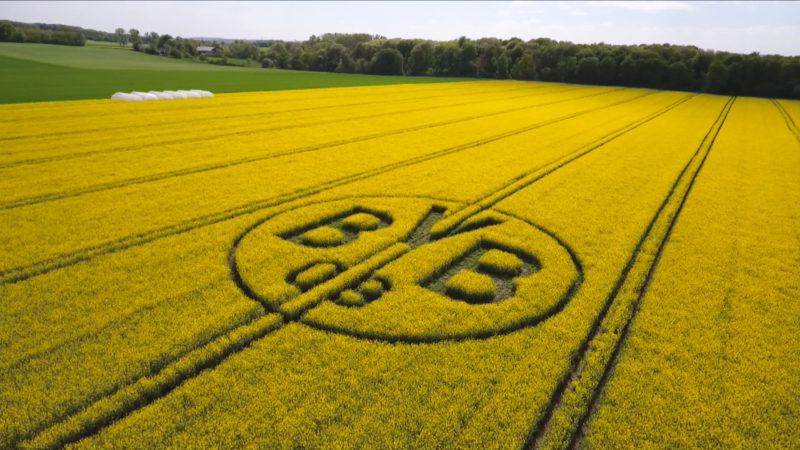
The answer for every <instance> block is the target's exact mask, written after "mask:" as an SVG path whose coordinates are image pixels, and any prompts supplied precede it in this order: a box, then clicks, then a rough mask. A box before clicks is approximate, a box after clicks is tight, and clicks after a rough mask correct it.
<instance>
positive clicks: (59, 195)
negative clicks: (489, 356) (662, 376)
mask: <svg viewBox="0 0 800 450" xmlns="http://www.w3.org/2000/svg"><path fill="white" fill-rule="evenodd" d="M614 91H615V90H610V91H602V92H600V93H596V94H589V95H585V96H581V97H577V98H570V99H562V100H555V101H552V102H547V103H538V104H535V105H526V106H521V107H517V108H511V109H506V110H502V111H497V112H493V113H487V114H476V115H472V116H468V117H461V118H458V119H451V120H443V121H439V122H432V123H426V124H422V125H415V126H412V127H407V128H401V129H395V130H390V131H382V132H378V133H372V134H367V135H362V136H358V137H354V138H348V139H338V140H335V141H329V142H324V143H321V144H314V145H309V146H305V147H299V148H294V149H288V150H283V151H279V152H275V153H267V154H262V155H259V156H249V157H245V158H239V159H235V160H229V161H224V162H219V163H212V164H204V165H200V166H195V167H189V168H186V169H179V170H172V171H168V172H162V173H159V174H153V175H145V176H141V177H134V178H128V179H124V180H119V181H112V182H109V183H102V184H96V185H94V186H87V187H85V188H79V189H73V190H71V191H60V192H53V193H50V194H43V195H37V196H33V197H23V198H20V199H17V200H12V201H10V202H5V203H0V210H5V209H13V208H18V207H21V206H27V205H33V204H37V203H42V202H47V201H54V200H61V199H64V198H69V197H76V196H79V195H83V194H88V193H92V192H99V191H105V190H109V189H116V188H121V187H125V186H130V185H135V184H142V183H149V182H153V181H159V180H164V179H167V178H174V177H180V176H185V175H191V174H195V173H201V172H208V171H212V170H217V169H225V168H229V167H234V166H238V165H242V164H249V163H252V162H258V161H264V160H268V159H275V158H280V157H283V156H289V155H296V154H301V153H308V152H314V151H319V150H327V149H330V148H333V147H340V146H343V145H348V144H353V143H358V142H365V141H369V140H373V139H379V138H383V137H388V136H394V135H398V134H403V133H409V132H414V131H419V130H424V129H429V128H437V127H442V126H446V125H452V124H456V123H461V122H468V121H470V120H479V119H484V118H487V117H493V116H497V115H503V114H509V113H513V112H518V111H523V110H526V109H534V108H540V107H543V106H550V105H554V104H558V103H566V102H569V101H573V100H580V99H584V98H588V97H593V96H598V95H604V94H608V93H612V92H614ZM522 97H528V95H525V96H522ZM512 98H519V97H512ZM493 101H497V100H496V99H494V100H487V101H485V102H463V103H459V104H455V105H446V106H436V107H432V108H419V109H411V110H406V111H400V112H391V113H385V114H371V115H364V116H359V117H353V118H347V119H335V120H330V121H323V122H319V123H314V124H307V125H298V126H297V127H302V126H312V125H319V124H324V123H336V122H345V121H349V120H361V119H364V118H376V117H383V116H391V115H394V114H405V113H409V112H416V111H430V110H434V109H439V108H448V107H455V106H463V105H467V104H480V103H490V102H493ZM289 128H296V127H295V126H288V127H281V128H278V129H289ZM237 134H238V133H237ZM200 140H205V139H200ZM189 141H191V140H189ZM183 142H186V141H183ZM59 159H60V158H59ZM0 168H3V166H2V165H0Z"/></svg>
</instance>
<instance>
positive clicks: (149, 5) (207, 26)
mask: <svg viewBox="0 0 800 450" xmlns="http://www.w3.org/2000/svg"><path fill="white" fill-rule="evenodd" d="M0 18H1V19H9V20H17V21H21V22H44V23H62V24H67V25H77V26H82V27H85V28H95V29H99V30H104V31H113V30H114V29H115V28H117V27H123V28H125V29H126V30H127V29H129V28H137V29H139V31H141V32H142V33H144V32H147V31H155V32H157V33H159V34H164V33H168V34H171V35H172V36H182V37H197V36H204V37H223V38H238V39H283V40H304V39H307V38H308V37H309V36H310V35H312V34H322V33H326V32H348V33H356V32H360V33H371V34H381V35H384V36H387V37H404V38H415V37H418V38H427V39H435V40H449V39H455V38H457V37H459V36H462V35H464V36H468V37H471V38H479V37H485V36H493V37H499V38H510V37H515V36H516V37H519V38H522V39H525V40H528V39H532V38H538V37H549V38H552V39H557V40H568V41H572V42H578V43H591V42H601V41H602V42H608V43H614V44H641V43H665V42H666V43H671V44H691V45H697V46H698V47H701V48H707V49H714V50H727V51H733V52H740V53H750V52H753V51H756V52H759V53H762V54H769V53H778V54H783V55H800V2H759V1H755V2H680V1H678V2H666V1H647V2H629V1H607V2H520V1H507V2H60V1H59V2H0Z"/></svg>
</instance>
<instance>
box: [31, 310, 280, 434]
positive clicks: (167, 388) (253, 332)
mask: <svg viewBox="0 0 800 450" xmlns="http://www.w3.org/2000/svg"><path fill="white" fill-rule="evenodd" d="M282 324H283V319H282V318H281V316H280V315H277V314H267V315H264V316H260V317H258V318H256V319H254V320H252V321H251V322H249V323H247V324H246V325H242V326H239V327H236V328H234V329H232V330H230V331H228V332H227V333H225V334H223V335H221V336H218V337H216V338H215V339H213V340H211V341H210V342H208V343H206V344H205V345H202V346H199V347H196V348H195V349H193V350H191V351H189V352H187V353H186V354H184V355H183V356H181V357H179V358H177V359H175V360H173V362H171V363H169V364H167V365H165V366H164V367H163V368H162V369H161V370H159V371H157V372H156V373H154V374H151V375H148V376H144V377H141V378H139V379H137V380H136V381H134V382H132V383H130V384H128V385H126V386H124V387H121V388H120V389H118V390H117V391H116V392H114V393H113V394H111V395H109V396H106V397H103V398H101V399H99V400H97V401H96V402H94V403H92V404H90V405H89V406H88V407H86V408H85V409H83V410H81V411H80V412H78V413H77V414H74V415H72V416H69V417H68V418H67V419H66V420H64V421H62V422H58V423H56V424H54V425H52V426H50V427H48V428H45V429H44V430H43V431H40V432H39V433H37V434H36V435H35V436H33V437H32V438H30V439H28V440H26V441H24V442H22V443H21V445H20V446H21V447H24V448H47V449H50V448H62V447H64V446H65V445H67V444H71V443H74V442H77V441H79V440H81V439H83V438H84V437H87V436H90V435H92V434H94V433H96V432H97V431H99V430H101V429H103V428H105V427H107V426H108V425H110V424H111V423H113V422H114V421H115V420H118V419H120V418H122V417H125V416H127V415H129V414H130V413H132V412H133V411H135V410H137V409H139V408H141V407H143V406H146V405H148V404H150V403H152V402H153V401H155V400H156V399H158V398H161V397H163V396H164V395H166V394H168V393H169V392H171V391H172V390H173V389H175V388H176V387H178V386H180V385H181V384H182V383H183V382H184V381H186V380H188V379H191V378H193V377H194V376H196V375H197V374H199V373H200V372H202V371H203V370H206V369H209V368H212V367H216V366H217V365H218V364H219V363H220V362H222V361H224V360H225V359H226V358H227V357H228V356H230V355H232V354H235V353H238V352H239V351H241V350H243V349H245V348H247V347H249V346H250V344H252V343H253V342H255V341H256V340H258V339H260V338H262V337H264V336H266V335H267V334H269V333H270V332H271V331H273V330H277V329H279V328H281V325H282Z"/></svg>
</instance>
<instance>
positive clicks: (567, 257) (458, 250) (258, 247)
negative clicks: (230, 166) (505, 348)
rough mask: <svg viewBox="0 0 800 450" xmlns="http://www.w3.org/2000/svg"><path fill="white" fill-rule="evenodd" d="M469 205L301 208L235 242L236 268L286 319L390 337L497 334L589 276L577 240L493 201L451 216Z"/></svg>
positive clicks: (396, 202)
mask: <svg viewBox="0 0 800 450" xmlns="http://www.w3.org/2000/svg"><path fill="white" fill-rule="evenodd" d="M459 206H461V205H459V204H457V203H454V202H445V201H439V200H431V199H427V198H418V197H357V198H348V199H340V200H331V201H325V202H320V203H313V204H309V205H305V206H301V207H298V208H295V209H292V210H289V211H286V212H283V213H280V214H277V215H275V216H271V217H268V218H266V219H264V220H262V221H260V222H258V223H256V224H254V225H253V226H251V227H250V228H249V229H248V230H247V231H246V232H245V233H243V234H242V235H241V236H239V238H237V239H236V241H235V242H234V246H233V248H232V249H231V252H230V258H229V261H230V265H231V272H232V276H233V279H234V281H236V283H237V285H239V287H240V288H241V289H242V291H244V292H245V293H246V294H247V295H248V296H250V297H251V298H253V299H255V300H258V301H260V302H261V303H263V304H264V305H265V306H267V307H268V308H270V309H272V310H274V311H276V312H279V313H281V314H282V315H284V317H285V318H286V319H288V320H297V321H299V322H301V323H304V324H306V325H309V326H312V327H316V328H319V329H323V330H327V331H331V332H336V333H341V334H347V335H350V336H355V337H361V338H369V339H377V340H385V341H391V342H398V341H399V342H436V341H441V340H456V339H469V338H473V339H481V338H487V337H491V336H495V335H499V334H505V333H509V332H512V331H515V330H518V329H520V328H523V327H526V326H532V325H535V324H537V323H539V322H540V321H541V320H543V319H545V318H547V317H550V316H552V315H553V314H556V313H558V312H559V311H560V310H561V309H562V308H563V307H564V306H565V305H566V303H567V302H568V301H569V300H570V298H571V297H572V295H573V294H574V292H575V290H576V289H577V287H578V286H579V284H580V282H581V280H582V270H581V267H580V263H579V261H578V259H577V258H576V257H575V255H574V253H573V252H572V251H571V249H569V248H568V247H567V246H566V244H564V243H563V242H561V241H560V240H559V239H558V238H557V237H556V236H555V235H554V234H552V233H550V232H548V231H546V230H544V229H542V228H541V227H538V226H536V225H533V224H531V223H529V222H527V221H525V220H523V219H520V218H517V217H513V216H510V215H508V214H505V213H502V212H499V211H495V210H491V209H489V210H485V211H480V212H477V213H475V214H473V215H472V216H468V217H467V218H466V219H463V220H460V221H455V220H452V219H453V217H456V216H453V217H451V214H452V213H453V212H454V211H457V210H458V209H459ZM450 222H452V223H450ZM436 224H439V225H440V226H439V229H444V230H445V231H444V232H439V231H432V229H434V228H435V227H434V225H436ZM442 224H444V225H442ZM309 236H312V237H313V238H309Z"/></svg>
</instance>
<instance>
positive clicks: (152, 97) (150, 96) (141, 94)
mask: <svg viewBox="0 0 800 450" xmlns="http://www.w3.org/2000/svg"><path fill="white" fill-rule="evenodd" d="M131 94H133V95H138V96H139V97H141V98H142V100H158V97H157V96H155V95H153V94H148V93H147V92H139V91H133V92H131Z"/></svg>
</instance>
